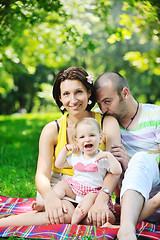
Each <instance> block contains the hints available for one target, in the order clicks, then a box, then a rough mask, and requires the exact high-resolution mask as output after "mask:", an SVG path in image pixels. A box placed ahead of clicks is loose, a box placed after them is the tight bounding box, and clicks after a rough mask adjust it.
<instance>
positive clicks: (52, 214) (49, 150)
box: [35, 122, 64, 224]
mask: <svg viewBox="0 0 160 240" xmlns="http://www.w3.org/2000/svg"><path fill="white" fill-rule="evenodd" d="M57 137H58V132H57V126H56V124H55V122H51V123H49V124H47V125H46V126H45V127H44V128H43V130H42V133H41V136H40V140H39V156H38V164H37V171H36V177H35V180H36V187H37V190H38V191H39V193H40V194H41V196H42V197H43V199H44V205H45V211H46V214H47V218H48V219H49V222H50V223H51V224H54V223H56V224H58V223H63V222H64V213H63V210H62V201H61V200H60V199H59V198H58V197H57V195H56V194H55V192H54V191H53V190H52V188H51V184H50V180H51V171H52V160H53V155H54V146H55V145H56V144H57ZM53 199H54V201H53Z"/></svg>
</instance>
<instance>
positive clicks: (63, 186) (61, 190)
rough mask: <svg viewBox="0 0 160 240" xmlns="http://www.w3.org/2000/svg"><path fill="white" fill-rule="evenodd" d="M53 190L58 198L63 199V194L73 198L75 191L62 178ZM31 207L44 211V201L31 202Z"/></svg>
mask: <svg viewBox="0 0 160 240" xmlns="http://www.w3.org/2000/svg"><path fill="white" fill-rule="evenodd" d="M53 190H54V191H55V192H56V195H57V196H58V197H59V198H60V199H63V198H64V196H67V197H70V198H72V199H75V196H76V195H75V193H74V192H73V191H72V188H71V187H70V186H69V184H68V183H67V182H65V181H64V180H62V181H60V182H58V183H57V184H56V185H55V186H54V188H53ZM32 209H33V210H36V211H38V212H40V211H44V210H45V207H44V203H43V202H42V203H37V202H35V201H34V202H33V203H32Z"/></svg>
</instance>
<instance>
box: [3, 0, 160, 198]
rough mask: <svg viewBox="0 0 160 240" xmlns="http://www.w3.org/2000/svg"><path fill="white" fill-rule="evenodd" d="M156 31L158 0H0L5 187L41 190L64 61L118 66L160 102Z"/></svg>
mask: <svg viewBox="0 0 160 240" xmlns="http://www.w3.org/2000/svg"><path fill="white" fill-rule="evenodd" d="M159 37H160V2H159V0H148V1H146V0H142V1H139V0H124V1H120V0H119V1H118V0H117V1H116V0H112V1H105V0H93V1H91V0H90V1H89V0H76V1H74V0H67V1H65V0H45V1H44V0H21V1H17V0H7V1H5V0H0V166H1V167H0V194H1V195H6V196H10V197H35V196H36V188H35V181H34V176H35V172H36V163H37V156H38V140H39V136H40V132H41V130H42V128H43V127H44V125H45V124H46V123H47V122H50V121H52V120H55V119H57V118H59V117H60V116H61V113H60V111H59V110H58V108H57V107H56V104H55V102H54V100H53V98H52V86H53V83H54V79H55V76H56V74H57V73H58V72H59V71H60V70H61V69H63V68H66V67H69V66H79V67H83V68H84V69H85V70H86V71H87V72H88V73H90V74H92V75H94V79H96V78H97V77H98V76H99V75H100V74H102V73H103V72H105V71H116V72H119V73H120V74H122V75H123V76H124V77H125V78H126V79H127V81H128V82H129V86H130V89H131V91H132V93H133V95H134V97H135V98H136V99H137V101H139V102H143V103H145V102H148V103H155V104H157V105H160V66H159V65H160V44H159V43H160V42H159ZM20 112H21V113H20ZM24 113H25V114H24Z"/></svg>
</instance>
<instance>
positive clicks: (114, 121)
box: [103, 116, 119, 125]
mask: <svg viewBox="0 0 160 240" xmlns="http://www.w3.org/2000/svg"><path fill="white" fill-rule="evenodd" d="M106 123H107V124H111V125H113V124H116V125H119V123H118V121H117V119H116V118H115V117H113V116H105V117H104V119H103V125H105V124H106Z"/></svg>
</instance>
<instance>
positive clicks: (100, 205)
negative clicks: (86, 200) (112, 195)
mask: <svg viewBox="0 0 160 240" xmlns="http://www.w3.org/2000/svg"><path fill="white" fill-rule="evenodd" d="M98 196H99V197H98V199H96V201H95V203H94V204H93V205H92V207H91V208H90V210H89V211H88V220H89V222H90V223H92V224H93V225H95V226H97V227H100V226H102V225H104V224H105V223H106V222H108V221H109V208H108V205H107V202H108V201H109V195H107V194H106V193H104V192H103V191H102V192H100V193H99V195H98ZM106 197H107V199H108V201H107V200H106Z"/></svg>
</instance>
